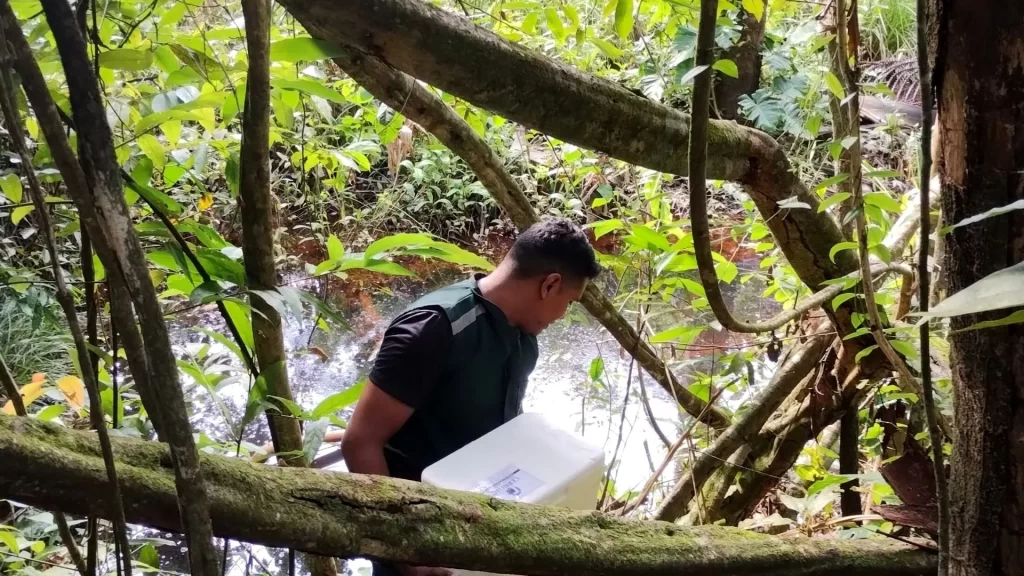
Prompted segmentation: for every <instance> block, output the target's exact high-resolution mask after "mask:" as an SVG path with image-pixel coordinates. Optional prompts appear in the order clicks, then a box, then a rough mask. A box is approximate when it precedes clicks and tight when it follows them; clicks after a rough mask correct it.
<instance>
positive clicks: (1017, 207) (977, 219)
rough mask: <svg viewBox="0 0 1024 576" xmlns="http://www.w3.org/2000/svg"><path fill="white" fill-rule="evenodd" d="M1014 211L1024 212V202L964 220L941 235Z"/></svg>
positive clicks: (994, 209) (947, 228)
mask: <svg viewBox="0 0 1024 576" xmlns="http://www.w3.org/2000/svg"><path fill="white" fill-rule="evenodd" d="M1014 210H1024V200H1017V201H1016V202H1014V203H1012V204H1007V205H1006V206H1000V207H998V208H993V209H991V210H988V211H985V212H982V213H981V214H977V215H975V216H971V217H970V218H964V219H963V220H961V221H959V222H957V223H956V224H953V225H952V226H947V227H945V228H943V229H942V231H941V233H942V234H945V233H947V232H949V231H950V230H953V229H954V228H959V227H961V226H967V225H968V224H974V223H975V222H981V221H982V220H985V219H988V218H991V217H993V216H1001V215H1003V214H1006V213H1007V212H1013V211H1014Z"/></svg>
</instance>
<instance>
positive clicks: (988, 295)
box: [921, 262, 1024, 318]
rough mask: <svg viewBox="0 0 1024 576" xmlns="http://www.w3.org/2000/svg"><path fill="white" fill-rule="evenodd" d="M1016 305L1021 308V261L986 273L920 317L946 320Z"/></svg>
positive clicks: (1023, 301)
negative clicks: (986, 274)
mask: <svg viewBox="0 0 1024 576" xmlns="http://www.w3.org/2000/svg"><path fill="white" fill-rule="evenodd" d="M1017 306H1024V262H1021V263H1019V264H1016V265H1014V266H1010V267H1009V268H1004V269H1002V270H1000V271H998V272H994V273H992V274H989V275H988V276H986V277H984V278H982V279H981V280H978V281H977V282H975V283H974V284H971V285H970V286H968V287H967V288H964V289H963V290H961V291H959V292H957V293H956V294H953V295H952V296H950V297H949V298H946V299H945V300H943V301H942V302H940V303H939V305H938V306H936V307H934V308H932V309H931V310H929V311H928V312H927V313H925V314H921V316H922V317H924V318H949V317H952V316H962V315H964V314H978V313H981V312H988V311H991V310H1003V309H1005V308H1015V307H1017Z"/></svg>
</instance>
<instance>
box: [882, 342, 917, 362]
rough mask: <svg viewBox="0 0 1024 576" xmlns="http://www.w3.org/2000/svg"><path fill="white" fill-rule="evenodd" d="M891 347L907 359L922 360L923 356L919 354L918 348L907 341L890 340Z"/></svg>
mask: <svg viewBox="0 0 1024 576" xmlns="http://www.w3.org/2000/svg"><path fill="white" fill-rule="evenodd" d="M889 345H890V346H892V347H893V350H896V351H897V352H899V353H900V354H902V355H903V356H904V357H906V358H911V359H913V358H920V357H921V355H920V354H919V353H918V352H917V348H914V345H913V344H911V343H910V342H907V341H905V340H889Z"/></svg>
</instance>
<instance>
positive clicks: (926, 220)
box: [917, 0, 950, 576]
mask: <svg viewBox="0 0 1024 576" xmlns="http://www.w3.org/2000/svg"><path fill="white" fill-rule="evenodd" d="M927 10H928V2H926V1H925V0H917V65H918V72H919V73H920V80H921V186H920V188H921V241H920V243H919V246H918V253H917V273H918V302H919V306H920V308H921V312H927V311H928V298H929V296H930V294H931V292H930V287H929V275H928V240H929V238H930V237H931V203H930V202H929V201H928V200H929V192H930V190H929V186H930V184H931V172H932V161H933V159H932V146H931V140H932V77H931V70H930V69H929V64H928V25H927V24H928V19H927ZM936 256H938V253H937V252H936ZM929 329H930V327H929V323H928V322H922V323H921V328H920V337H921V386H922V388H924V406H925V411H926V414H927V416H928V434H929V435H930V436H931V444H932V458H933V460H934V467H935V487H936V490H937V491H938V496H939V576H946V574H948V573H949V523H950V522H949V520H950V518H949V488H948V486H947V483H946V469H945V465H944V464H943V460H944V458H943V453H942V446H943V441H942V434H941V433H940V432H939V428H940V424H941V418H940V416H941V415H940V414H939V410H938V408H937V407H936V406H935V390H934V386H933V385H932V367H931V343H930V334H929Z"/></svg>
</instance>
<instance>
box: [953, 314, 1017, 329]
mask: <svg viewBox="0 0 1024 576" xmlns="http://www.w3.org/2000/svg"><path fill="white" fill-rule="evenodd" d="M1021 323H1024V310H1019V311H1017V312H1014V313H1013V314H1010V315H1009V316H1007V317H1005V318H1000V319H999V320H986V321H985V322H978V323H977V324H971V325H970V326H968V327H967V328H963V329H961V330H956V331H954V332H952V334H958V333H960V332H967V331H968V330H981V329H984V328H996V327H999V326H1009V325H1010V324H1021Z"/></svg>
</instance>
